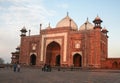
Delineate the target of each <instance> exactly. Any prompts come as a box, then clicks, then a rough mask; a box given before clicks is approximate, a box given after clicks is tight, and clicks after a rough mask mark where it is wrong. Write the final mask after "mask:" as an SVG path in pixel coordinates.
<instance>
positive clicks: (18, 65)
mask: <svg viewBox="0 0 120 83" xmlns="http://www.w3.org/2000/svg"><path fill="white" fill-rule="evenodd" d="M17 71H18V72H20V64H17Z"/></svg>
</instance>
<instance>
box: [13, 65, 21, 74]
mask: <svg viewBox="0 0 120 83" xmlns="http://www.w3.org/2000/svg"><path fill="white" fill-rule="evenodd" d="M13 71H14V72H16V71H17V72H20V64H16V63H15V64H13Z"/></svg>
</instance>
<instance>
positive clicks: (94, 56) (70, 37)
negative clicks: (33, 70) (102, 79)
mask: <svg viewBox="0 0 120 83" xmlns="http://www.w3.org/2000/svg"><path fill="white" fill-rule="evenodd" d="M93 23H94V25H93V24H92V23H90V22H89V21H88V19H87V21H86V22H85V23H84V24H83V25H81V26H80V27H79V28H78V26H77V25H76V23H75V22H74V21H73V19H71V18H70V17H69V16H68V15H67V16H66V17H64V18H63V19H62V20H60V21H59V22H58V23H57V25H56V27H55V28H52V27H51V26H50V25H49V26H48V27H47V28H46V29H41V27H42V25H41V24H40V34H38V35H29V36H26V32H27V30H26V28H25V27H23V28H22V29H21V42H20V47H19V48H20V49H17V52H12V63H16V62H17V63H20V64H23V65H35V66H42V65H44V64H50V65H51V66H61V67H70V66H74V67H83V68H86V67H87V68H119V67H120V66H119V65H120V59H119V58H108V36H107V32H108V31H107V29H105V28H102V27H101V23H102V20H101V19H100V18H99V17H98V16H97V17H96V18H95V19H94V21H93Z"/></svg>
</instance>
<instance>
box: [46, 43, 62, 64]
mask: <svg viewBox="0 0 120 83" xmlns="http://www.w3.org/2000/svg"><path fill="white" fill-rule="evenodd" d="M46 64H50V65H51V66H56V65H59V66H60V45H59V44H58V43H56V42H54V41H53V42H51V43H50V44H48V46H47V49H46Z"/></svg>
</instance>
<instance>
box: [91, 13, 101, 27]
mask: <svg viewBox="0 0 120 83" xmlns="http://www.w3.org/2000/svg"><path fill="white" fill-rule="evenodd" d="M102 22H103V21H102V20H101V19H100V17H99V16H98V15H97V17H96V18H95V19H94V20H93V23H94V24H95V26H94V29H102V27H101V23H102Z"/></svg>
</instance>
